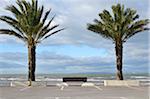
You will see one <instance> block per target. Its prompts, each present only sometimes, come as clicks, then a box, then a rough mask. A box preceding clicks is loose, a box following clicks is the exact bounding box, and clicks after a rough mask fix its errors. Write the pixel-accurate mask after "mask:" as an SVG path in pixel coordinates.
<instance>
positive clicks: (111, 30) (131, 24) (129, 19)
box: [87, 4, 150, 80]
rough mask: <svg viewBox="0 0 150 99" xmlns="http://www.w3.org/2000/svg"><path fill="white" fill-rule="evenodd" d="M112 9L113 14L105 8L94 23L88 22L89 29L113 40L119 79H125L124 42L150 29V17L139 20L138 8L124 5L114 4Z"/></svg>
mask: <svg viewBox="0 0 150 99" xmlns="http://www.w3.org/2000/svg"><path fill="white" fill-rule="evenodd" d="M112 11H113V14H110V12H109V11H107V10H103V12H102V13H100V14H99V17H100V19H99V20H98V19H95V20H94V23H93V24H87V29H88V30H90V31H93V32H95V33H97V34H99V35H101V36H102V37H104V38H106V39H110V40H112V41H113V43H114V44H115V51H116V67H117V79H118V80H123V73H122V58H123V43H125V42H126V41H127V40H128V39H129V38H131V37H132V36H133V35H135V34H137V33H139V32H143V31H146V30H149V28H148V27H146V26H147V25H148V24H149V22H150V21H149V19H144V20H137V19H138V18H139V15H138V14H137V13H136V10H133V9H130V8H127V9H125V8H124V5H122V6H121V5H120V4H117V5H113V6H112Z"/></svg>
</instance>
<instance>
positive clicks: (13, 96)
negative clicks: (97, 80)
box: [0, 86, 150, 99]
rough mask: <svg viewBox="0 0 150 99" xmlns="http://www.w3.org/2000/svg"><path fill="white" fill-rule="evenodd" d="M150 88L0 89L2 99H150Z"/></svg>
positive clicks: (67, 87) (48, 87)
mask: <svg viewBox="0 0 150 99" xmlns="http://www.w3.org/2000/svg"><path fill="white" fill-rule="evenodd" d="M148 89H149V87H148V86H143V87H142V86H141V87H129V86H126V87H105V86H91V87H81V86H65V87H59V86H47V87H42V86H39V87H0V99H150V97H149V93H148Z"/></svg>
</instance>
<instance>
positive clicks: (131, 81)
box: [104, 80, 140, 86]
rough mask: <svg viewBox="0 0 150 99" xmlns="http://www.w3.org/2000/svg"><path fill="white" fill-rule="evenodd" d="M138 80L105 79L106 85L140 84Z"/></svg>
mask: <svg viewBox="0 0 150 99" xmlns="http://www.w3.org/2000/svg"><path fill="white" fill-rule="evenodd" d="M139 85H140V82H139V81H138V80H104V86H139Z"/></svg>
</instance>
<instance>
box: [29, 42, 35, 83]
mask: <svg viewBox="0 0 150 99" xmlns="http://www.w3.org/2000/svg"><path fill="white" fill-rule="evenodd" d="M28 66H29V71H28V80H29V81H35V68H36V46H35V45H33V44H29V45H28Z"/></svg>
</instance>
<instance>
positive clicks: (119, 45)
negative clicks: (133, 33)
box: [115, 42, 123, 80]
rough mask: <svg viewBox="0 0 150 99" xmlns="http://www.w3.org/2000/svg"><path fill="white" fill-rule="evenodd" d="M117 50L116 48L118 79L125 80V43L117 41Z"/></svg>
mask: <svg viewBox="0 0 150 99" xmlns="http://www.w3.org/2000/svg"><path fill="white" fill-rule="evenodd" d="M115 50H116V66H117V75H116V76H117V80H123V72H122V57H123V45H122V42H116V46H115Z"/></svg>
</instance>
